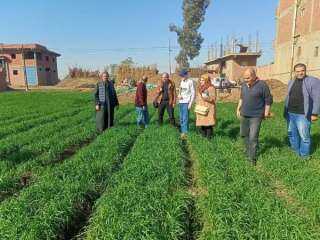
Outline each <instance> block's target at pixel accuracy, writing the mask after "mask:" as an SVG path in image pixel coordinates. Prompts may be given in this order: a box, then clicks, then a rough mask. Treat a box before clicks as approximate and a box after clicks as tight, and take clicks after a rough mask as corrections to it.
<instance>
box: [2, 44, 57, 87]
mask: <svg viewBox="0 0 320 240" xmlns="http://www.w3.org/2000/svg"><path fill="white" fill-rule="evenodd" d="M59 56H60V54H58V53H55V52H53V51H50V50H48V49H47V48H46V47H44V46H41V45H39V44H0V72H1V73H0V88H1V86H2V85H3V78H4V79H5V82H6V85H8V86H11V87H25V86H26V85H28V86H48V85H55V84H56V83H57V82H58V81H59V80H58V69H57V57H59ZM1 83H2V84H1Z"/></svg>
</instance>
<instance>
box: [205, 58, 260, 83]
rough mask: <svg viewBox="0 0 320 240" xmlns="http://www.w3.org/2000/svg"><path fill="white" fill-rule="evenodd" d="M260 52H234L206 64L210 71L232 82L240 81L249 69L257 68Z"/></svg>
mask: <svg viewBox="0 0 320 240" xmlns="http://www.w3.org/2000/svg"><path fill="white" fill-rule="evenodd" d="M260 55H261V53H260V52H238V53H237V52H232V53H228V54H226V55H224V56H222V57H218V58H216V59H213V60H209V61H208V62H206V63H205V64H206V65H207V68H208V69H209V70H215V71H217V72H218V75H220V76H225V77H226V78H227V79H229V80H232V81H239V80H240V79H241V78H242V75H243V73H244V71H245V70H246V69H247V68H248V67H256V66H257V59H258V58H259V57H260Z"/></svg>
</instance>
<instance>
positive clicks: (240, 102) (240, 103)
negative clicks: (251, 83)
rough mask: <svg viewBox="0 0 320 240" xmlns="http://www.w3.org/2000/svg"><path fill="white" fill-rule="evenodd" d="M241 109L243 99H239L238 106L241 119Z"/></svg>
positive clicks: (238, 115)
mask: <svg viewBox="0 0 320 240" xmlns="http://www.w3.org/2000/svg"><path fill="white" fill-rule="evenodd" d="M241 107H242V99H241V98H240V99H239V102H238V106H237V117H238V118H240V117H241Z"/></svg>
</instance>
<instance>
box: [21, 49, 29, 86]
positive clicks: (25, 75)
mask: <svg viewBox="0 0 320 240" xmlns="http://www.w3.org/2000/svg"><path fill="white" fill-rule="evenodd" d="M21 50H22V60H23V74H24V84H25V87H26V88H25V89H26V92H27V91H29V86H28V78H27V69H26V58H25V55H24V47H23V44H22V45H21Z"/></svg>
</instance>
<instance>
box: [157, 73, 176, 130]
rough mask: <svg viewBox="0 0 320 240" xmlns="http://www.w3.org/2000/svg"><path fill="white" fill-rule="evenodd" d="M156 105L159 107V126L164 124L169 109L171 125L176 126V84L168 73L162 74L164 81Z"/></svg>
mask: <svg viewBox="0 0 320 240" xmlns="http://www.w3.org/2000/svg"><path fill="white" fill-rule="evenodd" d="M154 103H157V105H158V113H159V120H158V121H159V125H162V123H163V115H164V111H165V109H167V112H168V115H169V121H170V123H171V124H172V125H175V119H174V107H175V104H176V87H175V84H174V82H173V81H171V80H170V78H169V74H168V73H163V74H162V80H161V83H160V84H159V86H158V89H157V96H156V98H155V100H154Z"/></svg>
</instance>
